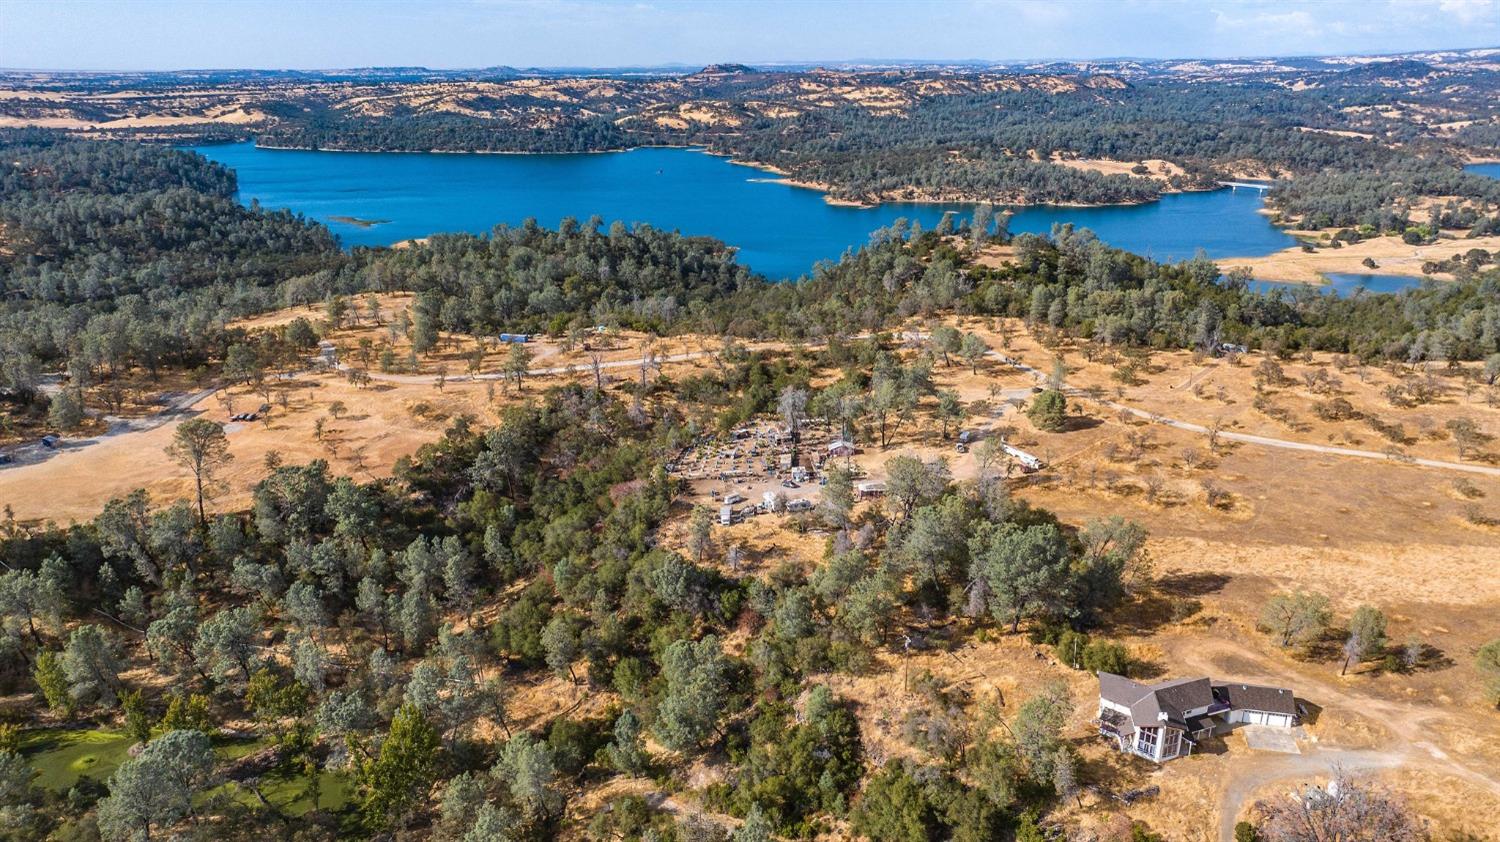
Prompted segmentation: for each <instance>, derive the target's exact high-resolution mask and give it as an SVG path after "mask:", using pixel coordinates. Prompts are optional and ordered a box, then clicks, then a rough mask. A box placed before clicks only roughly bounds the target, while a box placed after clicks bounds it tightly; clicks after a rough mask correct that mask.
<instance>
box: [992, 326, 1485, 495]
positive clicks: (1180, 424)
mask: <svg viewBox="0 0 1500 842" xmlns="http://www.w3.org/2000/svg"><path fill="white" fill-rule="evenodd" d="M990 354H991V355H992V356H994V357H995V358H996V359H998V360H1000V362H1002V363H1004V364H1006V365H1008V366H1010V367H1011V368H1014V369H1018V370H1020V371H1024V372H1027V373H1029V374H1032V375H1034V376H1035V377H1036V378H1037V379H1038V380H1039V381H1042V382H1046V381H1047V380H1048V379H1049V375H1047V374H1044V373H1043V372H1041V371H1039V370H1037V369H1035V368H1032V367H1031V366H1029V365H1027V364H1025V363H1023V362H1021V361H1020V360H1013V359H1011V358H1010V357H1007V356H1004V355H1002V354H998V353H996V352H994V351H991V352H990ZM1063 388H1064V391H1066V392H1067V393H1068V394H1069V395H1071V396H1074V397H1084V398H1088V399H1089V400H1092V401H1094V402H1095V403H1098V404H1099V405H1101V406H1107V407H1109V408H1110V409H1113V410H1117V411H1124V412H1128V413H1130V414H1131V415H1134V416H1135V417H1137V418H1144V419H1145V420H1147V421H1150V422H1152V423H1155V424H1163V425H1165V426H1168V427H1175V428H1176V429H1179V430H1187V431H1188V432H1192V433H1203V434H1205V435H1206V434H1207V433H1208V428H1207V427H1205V426H1203V425H1202V424H1194V423H1192V422H1190V421H1181V420H1178V419H1176V418H1170V417H1168V416H1165V415H1160V414H1158V413H1155V412H1147V411H1146V410H1144V409H1138V408H1136V407H1133V406H1128V405H1126V404H1123V403H1117V402H1115V401H1111V400H1105V399H1104V398H1092V397H1088V396H1087V395H1085V394H1084V393H1083V391H1082V390H1079V389H1076V388H1073V387H1070V386H1067V385H1066V384H1064V386H1063ZM1219 438H1221V439H1224V440H1226V441H1238V442H1244V443H1246V444H1258V445H1262V446H1264V447H1279V448H1282V449H1284V450H1302V451H1307V452H1310V453H1326V454H1329V455H1331V456H1349V457H1354V458H1357V459H1376V460H1379V461H1381V462H1393V463H1397V464H1402V465H1420V466H1421V467H1424V468H1441V469H1443V470H1448V471H1463V472H1465V473H1470V474H1483V475H1485V476H1491V477H1500V467H1494V466H1491V465H1474V464H1470V463H1467V462H1445V461H1443V460H1441V459H1418V458H1396V457H1392V456H1391V455H1390V454H1387V453H1381V452H1379V451H1375V450H1360V449H1358V448H1353V447H1335V446H1334V445H1331V444H1313V443H1312V442H1305V441H1292V440H1290V439H1278V438H1272V437H1270V436H1257V435H1252V434H1250V433H1234V432H1229V431H1227V430H1220V431H1219Z"/></svg>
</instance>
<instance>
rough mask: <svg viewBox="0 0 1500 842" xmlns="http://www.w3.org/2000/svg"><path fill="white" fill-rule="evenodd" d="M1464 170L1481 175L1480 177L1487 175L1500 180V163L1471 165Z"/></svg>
mask: <svg viewBox="0 0 1500 842" xmlns="http://www.w3.org/2000/svg"><path fill="white" fill-rule="evenodd" d="M1464 169H1466V170H1468V171H1469V172H1476V173H1479V174H1480V175H1487V176H1489V177H1490V178H1500V163H1496V164H1470V165H1468V166H1467V167H1464Z"/></svg>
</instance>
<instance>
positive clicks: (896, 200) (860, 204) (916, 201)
mask: <svg viewBox="0 0 1500 842" xmlns="http://www.w3.org/2000/svg"><path fill="white" fill-rule="evenodd" d="M251 142H252V143H254V144H255V148H256V149H266V150H269V151H272V152H345V153H349V154H354V155H387V154H395V155H516V156H528V155H613V154H617V153H625V152H634V151H636V150H640V149H685V150H688V151H691V152H700V153H702V154H704V155H709V156H711V157H714V158H724V159H726V160H728V162H729V163H731V164H734V165H735V166H740V167H749V168H751V169H755V170H760V171H761V172H768V173H771V174H773V175H776V176H778V178H775V179H767V180H766V183H770V184H785V185H787V186H790V187H797V188H800V189H803V190H814V191H817V192H819V193H822V194H823V201H825V202H827V203H828V204H830V205H833V206H834V207H844V208H865V209H870V208H877V207H880V206H881V205H993V206H995V207H998V208H1048V207H1053V208H1117V207H1137V206H1140V205H1149V204H1152V203H1153V202H1159V201H1161V197H1162V196H1170V195H1178V194H1182V193H1212V192H1214V191H1215V190H1223V189H1226V188H1223V187H1204V188H1199V189H1178V188H1173V187H1166V186H1163V187H1162V189H1161V192H1160V193H1159V194H1158V195H1157V197H1156V198H1154V199H1144V200H1142V201H1138V202H1129V201H1125V202H1035V201H1028V200H1022V201H1014V200H1010V201H998V200H996V199H993V198H988V197H978V196H973V195H968V194H956V195H953V196H942V195H934V194H932V193H924V192H921V191H918V192H917V194H916V195H915V196H911V197H907V196H891V195H881V196H879V197H877V198H876V201H874V202H868V201H861V200H856V199H843V198H838V197H836V196H834V195H833V193H834V190H835V187H834V185H832V184H829V183H827V182H822V181H808V180H804V179H797V178H792V177H791V174H790V173H788V172H787V171H786V170H783V169H781V168H780V167H777V166H775V165H774V164H767V163H762V162H760V161H747V160H743V159H740V158H735V157H734V156H733V155H731V154H729V153H727V152H715V151H714V150H712V149H709V148H707V147H705V146H695V145H692V144H665V143H662V144H656V143H652V144H642V145H639V146H625V147H619V148H614V149H580V150H565V151H559V152H527V151H523V150H512V149H336V148H330V147H317V148H311V147H304V146H275V145H271V144H263V143H261V142H260V141H259V140H258V139H252V140H251ZM1059 166H1061V164H1059Z"/></svg>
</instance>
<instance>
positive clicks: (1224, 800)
mask: <svg viewBox="0 0 1500 842" xmlns="http://www.w3.org/2000/svg"><path fill="white" fill-rule="evenodd" d="M1165 648H1167V649H1168V650H1169V656H1170V659H1171V661H1172V663H1174V664H1178V665H1180V667H1181V670H1182V673H1183V674H1190V673H1191V674H1204V675H1213V676H1219V677H1232V678H1233V679H1235V680H1242V681H1251V682H1257V683H1265V684H1270V685H1273V686H1277V685H1285V684H1286V683H1287V681H1288V676H1287V675H1286V672H1285V670H1284V669H1282V668H1281V667H1279V666H1278V665H1277V664H1275V663H1272V662H1271V661H1270V660H1269V659H1267V658H1266V657H1265V656H1263V655H1260V654H1259V653H1257V652H1255V651H1254V650H1253V649H1251V648H1249V647H1245V646H1239V645H1236V644H1234V643H1232V642H1231V641H1227V640H1221V639H1202V638H1194V639H1192V640H1183V641H1175V642H1171V643H1168V644H1167V645H1166V646H1165ZM1295 681H1296V685H1297V686H1296V691H1297V695H1298V697H1299V698H1303V699H1307V700H1309V701H1311V702H1313V703H1314V704H1316V705H1319V706H1320V707H1322V708H1323V709H1324V710H1325V712H1326V711H1327V710H1328V709H1330V708H1332V709H1335V710H1337V711H1339V712H1340V713H1342V714H1352V715H1354V716H1358V717H1362V718H1365V719H1368V720H1370V721H1372V722H1374V723H1377V724H1378V725H1379V726H1380V727H1381V728H1382V729H1383V730H1384V731H1386V732H1387V736H1386V737H1385V743H1384V744H1383V745H1382V746H1381V747H1380V748H1379V749H1367V748H1353V747H1347V746H1339V745H1338V744H1336V743H1329V742H1320V743H1316V744H1312V745H1310V746H1309V747H1308V748H1307V749H1306V753H1304V754H1301V755H1294V754H1268V753H1263V752H1253V753H1247V754H1245V755H1244V756H1243V757H1237V758H1236V760H1235V765H1234V774H1233V777H1232V778H1231V779H1230V782H1229V785H1228V786H1227V787H1226V788H1225V790H1224V793H1223V795H1222V796H1221V797H1220V801H1219V838H1220V839H1222V840H1225V842H1233V839H1234V824H1235V821H1236V820H1237V819H1238V818H1239V815H1240V812H1241V811H1242V810H1243V809H1244V808H1245V807H1247V806H1248V802H1249V801H1250V799H1251V798H1253V797H1255V794H1256V793H1257V791H1259V790H1261V789H1263V788H1264V787H1266V786H1269V785H1271V784H1274V783H1277V782H1278V781H1287V783H1288V786H1289V787H1290V785H1291V784H1292V782H1294V781H1296V780H1300V779H1307V778H1310V777H1315V776H1319V775H1327V774H1328V773H1329V772H1330V771H1332V769H1333V767H1335V766H1339V767H1342V768H1343V769H1344V770H1345V771H1347V772H1371V771H1381V770H1385V769H1395V768H1423V769H1430V770H1432V771H1434V772H1437V773H1439V774H1443V775H1447V776H1450V777H1457V778H1461V779H1463V780H1465V781H1468V782H1469V783H1472V784H1474V785H1475V786H1477V787H1480V788H1482V789H1485V790H1488V791H1490V792H1492V793H1494V794H1495V796H1496V797H1497V798H1500V771H1497V770H1495V769H1491V768H1488V767H1486V766H1484V765H1483V764H1481V763H1476V762H1473V761H1469V760H1463V759H1459V758H1456V757H1454V756H1453V755H1452V754H1450V753H1448V752H1446V751H1444V750H1443V749H1441V748H1440V747H1439V746H1438V745H1437V742H1436V741H1438V740H1440V739H1441V738H1440V737H1439V736H1438V735H1437V734H1436V733H1435V732H1434V729H1433V725H1434V724H1437V723H1455V724H1458V725H1462V723H1461V722H1459V721H1458V720H1457V719H1456V718H1455V716H1454V714H1451V713H1449V712H1448V711H1446V710H1444V709H1442V708H1439V707H1431V708H1426V707H1416V706H1414V705H1412V704H1407V703H1396V702H1392V701H1389V700H1386V699H1382V698H1378V697H1375V696H1372V695H1367V694H1365V693H1362V692H1360V691H1358V690H1356V689H1351V688H1349V687H1346V686H1343V685H1340V684H1336V683H1334V682H1331V681H1326V680H1322V679H1319V678H1317V677H1316V676H1310V675H1308V674H1306V673H1302V672H1299V673H1298V674H1297V675H1296V676H1295Z"/></svg>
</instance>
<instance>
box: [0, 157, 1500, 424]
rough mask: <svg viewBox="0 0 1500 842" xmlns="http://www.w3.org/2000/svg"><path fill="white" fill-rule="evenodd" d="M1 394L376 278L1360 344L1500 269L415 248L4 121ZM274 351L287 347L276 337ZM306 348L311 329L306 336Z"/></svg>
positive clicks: (897, 249) (459, 319)
mask: <svg viewBox="0 0 1500 842" xmlns="http://www.w3.org/2000/svg"><path fill="white" fill-rule="evenodd" d="M0 151H3V153H4V159H5V160H6V161H8V162H12V163H11V164H10V165H9V166H7V167H6V168H5V170H4V172H3V175H0V290H3V292H4V300H3V303H0V391H4V392H5V393H7V394H10V395H12V396H16V395H21V396H26V397H27V399H29V396H31V395H33V394H34V393H35V392H36V390H37V389H38V385H39V383H40V372H41V371H42V370H43V369H44V368H57V367H59V366H66V367H67V368H68V370H69V371H70V374H71V377H72V380H73V382H74V383H84V384H87V383H90V382H97V381H99V380H102V379H106V378H109V377H111V376H113V374H114V373H115V372H118V371H121V370H125V369H128V368H130V367H136V366H139V367H145V368H148V369H150V370H151V371H153V372H154V371H156V370H158V369H159V368H161V367H164V366H166V367H180V368H195V367H197V366H200V365H204V364H205V363H210V362H213V361H216V360H220V359H222V358H223V356H224V355H225V354H226V352H227V350H228V348H229V347H230V346H231V345H232V344H235V343H237V342H244V341H246V337H245V335H244V333H243V331H240V330H239V329H235V330H226V328H225V327H224V325H225V323H226V322H227V321H229V320H231V319H233V318H235V317H239V316H243V315H248V314H251V313H255V312H260V311H264V310H269V309H273V308H277V307H282V306H288V305H292V304H307V303H318V302H324V301H328V300H330V299H332V298H335V297H339V296H357V295H360V294H362V293H365V292H371V291H394V290H408V291H413V292H415V293H417V296H418V297H417V302H416V306H415V307H414V308H413V313H412V316H413V324H412V329H413V330H419V331H425V332H429V333H430V332H433V331H439V330H441V331H454V332H459V333H466V334H474V335H493V334H496V333H498V332H500V331H502V330H521V331H551V332H559V333H560V332H564V331H567V330H570V329H581V328H584V327H590V326H593V325H595V324H599V323H602V322H612V323H617V324H622V325H626V326H629V327H634V328H640V329H643V330H650V331H657V332H662V333H666V332H683V331H697V332H703V333H710V334H733V335H739V336H747V337H749V336H777V337H788V338H790V337H804V338H819V337H827V336H835V335H850V334H854V333H858V332H862V331H869V330H880V329H883V328H888V327H890V326H892V325H894V324H896V323H897V322H898V321H900V320H903V319H906V318H909V317H912V316H919V315H931V314H936V313H941V312H950V311H958V312H965V313H980V314H995V315H1004V316H1013V317H1020V318H1026V319H1030V320H1032V321H1034V322H1036V323H1039V324H1046V325H1051V326H1053V327H1056V328H1059V329H1063V330H1066V331H1069V332H1071V333H1074V334H1076V335H1079V336H1083V337H1088V338H1094V339H1098V340H1100V341H1103V342H1108V343H1111V344H1121V345H1149V346H1155V347H1189V346H1204V345H1209V344H1211V343H1213V342H1216V341H1232V342H1238V343H1244V344H1247V345H1250V346H1267V345H1273V344H1274V345H1275V346H1276V347H1278V348H1282V349H1288V350H1292V349H1299V348H1315V349H1320V350H1329V351H1341V352H1348V353H1354V354H1358V355H1360V356H1362V357H1365V358H1378V357H1389V358H1395V359H1432V360H1444V359H1478V358H1485V357H1488V356H1489V355H1492V354H1495V353H1497V352H1500V273H1497V272H1496V271H1495V270H1493V269H1489V270H1485V269H1484V268H1483V267H1484V266H1485V261H1482V260H1472V261H1460V262H1458V263H1457V264H1455V265H1454V266H1452V267H1450V268H1452V270H1453V271H1454V272H1455V273H1456V275H1457V276H1458V277H1459V280H1458V281H1457V282H1455V283H1449V284H1440V285H1432V286H1430V287H1428V288H1423V289H1414V290H1410V291H1407V292H1405V293H1402V294H1400V295H1382V296H1356V297H1352V298H1348V299H1335V298H1333V297H1331V296H1327V295H1322V294H1319V293H1317V292H1316V291H1314V290H1312V289H1307V290H1301V291H1299V292H1297V293H1290V292H1283V293H1276V294H1269V295H1267V294H1257V293H1254V292H1251V291H1250V290H1249V289H1248V288H1247V286H1246V284H1245V283H1244V279H1242V278H1234V277H1231V278H1230V279H1229V280H1228V281H1227V282H1221V280H1220V272H1219V268H1218V267H1217V266H1215V265H1214V264H1213V262H1212V261H1209V260H1207V259H1206V258H1199V259H1195V260H1189V261H1185V262H1183V263H1179V264H1160V263H1156V262H1153V261H1151V260H1148V259H1146V258H1143V257H1140V256H1137V255H1133V254H1129V253H1126V252H1123V251H1119V250H1117V249H1112V248H1109V247H1108V246H1106V245H1104V244H1103V243H1101V242H1099V241H1098V239H1097V238H1095V237H1094V236H1093V235H1092V234H1091V233H1089V232H1087V231H1074V230H1072V229H1071V228H1060V229H1058V230H1056V231H1055V232H1054V234H1053V236H1052V237H1051V238H1043V237H1037V236H1034V235H1026V234H1023V235H1019V236H1017V237H1015V238H1014V240H1013V244H1014V246H1015V251H1016V257H1015V259H1014V262H1013V263H1012V264H1010V265H1007V266H1006V267H1004V268H999V269H990V268H984V267H980V266H977V265H971V264H970V262H969V260H968V257H967V255H968V251H969V244H970V243H971V242H972V240H971V238H974V237H979V238H982V239H984V240H989V239H993V238H995V237H1004V236H1005V235H1004V234H1003V233H1002V234H996V233H994V232H993V231H986V232H985V233H984V234H982V235H981V234H976V233H974V232H972V231H971V232H969V233H966V234H962V235H955V233H954V232H953V231H952V230H951V228H950V226H948V225H946V224H945V227H944V228H943V229H941V230H930V231H926V232H920V233H918V232H916V231H915V230H913V229H911V228H908V227H907V226H905V225H904V224H898V225H895V226H892V227H891V228H888V229H884V230H881V231H878V232H876V233H875V235H874V236H873V237H872V241H871V245H869V246H867V247H866V248H864V249H862V250H860V251H858V252H856V253H854V254H852V255H850V256H848V257H846V258H845V259H844V260H842V261H840V262H838V263H836V264H826V265H821V266H820V267H818V268H816V269H815V270H814V272H813V274H812V278H811V279H810V280H807V281H804V282H801V283H773V282H770V281H767V280H766V279H764V278H763V277H761V276H759V275H756V274H754V273H752V272H751V271H750V270H749V269H747V268H746V267H745V266H743V265H741V264H739V263H737V262H736V260H735V258H734V252H733V250H732V249H729V248H727V247H726V246H725V245H724V244H723V243H720V242H718V241H716V240H712V239H708V238H702V237H684V236H681V235H679V234H676V233H670V232H665V231H661V230H658V229H654V228H652V227H650V226H645V225H637V226H633V227H628V226H626V225H624V224H622V223H619V222H615V223H612V224H610V225H608V226H606V225H605V224H604V222H603V220H600V219H598V218H594V219H590V220H588V222H586V223H582V224H580V223H578V222H577V221H574V220H566V221H564V223H563V224H562V225H561V226H560V227H559V229H558V230H549V229H545V228H542V227H540V226H538V225H536V224H535V223H534V222H528V223H527V224H524V225H521V226H517V227H509V226H503V225H502V226H497V227H496V228H495V229H494V231H493V233H492V234H491V235H490V236H487V237H478V236H472V235H467V234H465V235H440V236H435V237H432V238H431V239H430V241H429V242H427V243H426V244H419V245H413V246H412V247H410V248H404V249H384V248H382V249H363V248H362V249H356V250H354V252H353V253H352V254H345V253H342V252H341V251H340V250H339V249H338V248H337V246H336V243H335V241H334V238H333V237H332V236H331V235H330V234H329V233H328V231H327V230H326V229H324V228H323V227H322V226H321V225H318V224H316V223H313V222H310V221H308V220H305V219H302V218H300V217H295V216H292V215H290V214H288V213H286V212H271V211H266V210H263V209H260V208H245V207H242V206H240V205H239V204H237V203H236V202H235V201H234V200H233V199H231V198H230V196H231V194H232V191H233V189H234V175H233V173H231V172H229V171H227V170H225V169H223V168H222V167H219V166H217V165H214V164H210V163H209V162H207V161H205V160H204V159H202V158H201V157H199V156H197V155H194V154H191V153H185V152H180V151H175V150H171V149H167V148H164V147H160V146H149V145H138V144H131V143H124V142H112V141H107V142H86V141H67V140H59V139H58V138H57V137H56V136H53V135H49V134H43V133H9V134H4V135H3V136H0ZM256 341H260V342H263V343H269V344H266V345H265V346H264V347H263V348H262V349H261V353H263V354H265V355H267V356H268V357H271V358H276V357H278V356H279V355H281V356H284V355H295V354H296V353H299V350H298V349H297V348H292V347H285V346H283V345H279V344H277V343H278V340H277V339H276V338H275V337H269V338H268V337H262V338H261V339H258V340H256ZM299 341H302V342H305V337H302V338H301V339H300V340H299Z"/></svg>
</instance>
